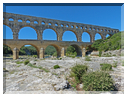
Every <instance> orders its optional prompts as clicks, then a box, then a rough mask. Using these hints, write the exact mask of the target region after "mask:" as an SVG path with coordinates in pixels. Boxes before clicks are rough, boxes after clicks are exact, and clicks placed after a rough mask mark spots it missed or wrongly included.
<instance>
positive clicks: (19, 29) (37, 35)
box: [18, 25, 38, 39]
mask: <svg viewBox="0 0 127 97" xmlns="http://www.w3.org/2000/svg"><path fill="white" fill-rule="evenodd" d="M25 27H30V28H32V29H33V30H34V31H35V32H36V35H37V36H38V33H37V30H36V29H35V27H33V26H30V25H24V26H20V28H19V32H18V35H19V33H20V31H21V29H22V28H25ZM36 39H37V37H36Z"/></svg>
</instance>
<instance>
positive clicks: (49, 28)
mask: <svg viewBox="0 0 127 97" xmlns="http://www.w3.org/2000/svg"><path fill="white" fill-rule="evenodd" d="M45 30H52V31H54V32H55V33H56V37H57V39H56V40H58V32H57V31H56V30H55V29H54V28H51V27H48V28H45V29H44V30H43V32H42V34H44V31H45ZM42 38H43V37H42Z"/></svg>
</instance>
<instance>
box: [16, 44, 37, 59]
mask: <svg viewBox="0 0 127 97" xmlns="http://www.w3.org/2000/svg"><path fill="white" fill-rule="evenodd" d="M24 45H31V46H33V47H35V48H36V50H37V56H38V58H39V48H38V47H37V46H36V45H34V44H31V43H25V44H23V45H21V46H19V47H18V49H19V51H20V49H21V47H23V46H24Z"/></svg>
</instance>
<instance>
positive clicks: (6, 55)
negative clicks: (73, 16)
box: [3, 45, 13, 57]
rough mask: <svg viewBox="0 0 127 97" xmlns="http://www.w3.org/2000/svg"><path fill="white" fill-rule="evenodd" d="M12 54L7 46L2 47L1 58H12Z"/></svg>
mask: <svg viewBox="0 0 127 97" xmlns="http://www.w3.org/2000/svg"><path fill="white" fill-rule="evenodd" d="M12 54H13V52H12V49H11V48H10V47H9V46H7V45H3V57H12Z"/></svg>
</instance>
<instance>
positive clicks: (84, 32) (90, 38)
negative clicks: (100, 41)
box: [82, 31, 92, 42]
mask: <svg viewBox="0 0 127 97" xmlns="http://www.w3.org/2000/svg"><path fill="white" fill-rule="evenodd" d="M83 33H87V34H88V35H89V37H90V42H92V35H91V34H90V32H89V31H84V32H83ZM83 33H82V37H83ZM82 40H83V38H82Z"/></svg>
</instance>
